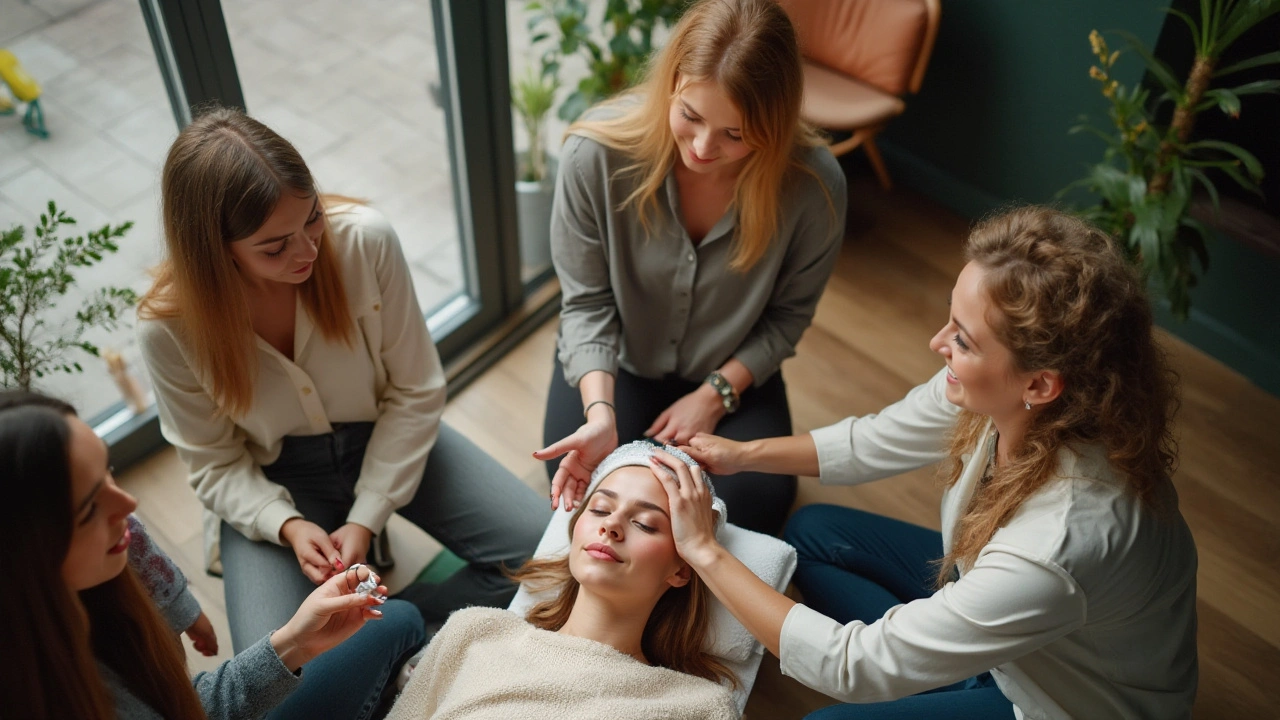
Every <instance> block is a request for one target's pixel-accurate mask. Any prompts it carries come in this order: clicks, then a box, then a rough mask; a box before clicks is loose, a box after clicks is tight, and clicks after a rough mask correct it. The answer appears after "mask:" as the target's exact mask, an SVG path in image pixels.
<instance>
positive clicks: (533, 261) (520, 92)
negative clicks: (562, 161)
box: [511, 62, 560, 268]
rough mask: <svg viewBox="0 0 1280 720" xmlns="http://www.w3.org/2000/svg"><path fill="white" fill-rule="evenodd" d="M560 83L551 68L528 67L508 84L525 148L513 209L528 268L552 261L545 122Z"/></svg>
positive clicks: (519, 160)
mask: <svg viewBox="0 0 1280 720" xmlns="http://www.w3.org/2000/svg"><path fill="white" fill-rule="evenodd" d="M559 87H560V82H559V80H558V79H557V78H556V76H555V71H554V67H552V66H551V65H549V64H548V63H546V62H544V63H542V68H541V71H538V70H536V69H535V68H533V67H532V66H530V67H529V68H528V69H527V70H526V71H525V73H524V74H523V75H521V76H520V77H519V78H517V79H516V81H515V82H513V83H511V106H512V108H514V109H515V111H516V114H517V115H519V116H520V122H521V124H523V125H524V129H525V134H526V137H527V143H528V149H527V150H525V151H524V152H523V153H521V154H520V155H519V156H518V157H517V165H518V168H517V172H518V176H517V180H516V210H517V212H518V213H519V218H518V220H519V226H518V227H519V236H520V258H521V262H522V263H523V264H524V265H525V266H526V267H529V268H544V267H546V266H548V265H550V264H551V200H552V197H553V195H554V190H555V187H554V180H555V168H554V160H552V159H551V158H550V157H549V155H548V154H547V146H546V138H545V134H546V133H545V123H546V118H547V113H548V112H550V111H551V107H552V105H554V104H555V99H556V90H557V89H559Z"/></svg>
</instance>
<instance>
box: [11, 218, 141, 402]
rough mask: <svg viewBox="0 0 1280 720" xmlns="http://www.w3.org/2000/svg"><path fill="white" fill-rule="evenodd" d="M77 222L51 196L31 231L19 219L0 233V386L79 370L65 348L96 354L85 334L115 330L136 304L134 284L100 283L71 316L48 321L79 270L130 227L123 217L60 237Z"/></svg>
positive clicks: (25, 383) (27, 385) (112, 248)
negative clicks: (92, 330)
mask: <svg viewBox="0 0 1280 720" xmlns="http://www.w3.org/2000/svg"><path fill="white" fill-rule="evenodd" d="M75 224H76V221H75V219H74V218H72V217H71V216H69V215H67V213H66V212H64V211H63V210H60V209H58V207H57V205H56V204H55V203H54V202H53V201H52V200H51V201H49V205H48V211H47V212H45V213H41V215H40V223H39V224H38V225H36V226H35V228H34V232H33V233H31V234H28V233H27V231H26V228H24V227H23V226H21V225H15V226H13V227H11V228H10V229H8V230H5V231H3V233H0V386H3V387H18V388H22V389H24V390H29V389H31V386H32V383H33V382H34V381H35V380H36V379H38V378H43V377H45V376H47V375H50V374H53V373H77V372H81V371H82V370H83V368H82V367H81V365H80V363H79V362H77V361H75V360H68V359H65V357H64V356H65V355H66V353H67V352H68V351H70V350H75V349H78V350H81V351H84V352H86V353H88V354H90V355H93V356H97V355H98V348H97V347H96V346H95V345H93V344H92V343H90V342H88V341H86V340H85V339H84V334H85V332H86V331H87V330H89V329H90V328H102V329H105V330H114V329H115V328H116V327H118V325H119V323H120V320H121V316H122V314H123V313H124V311H125V310H126V309H127V308H129V307H132V306H133V305H135V304H136V303H137V300H138V298H137V295H136V294H135V293H134V292H133V291H132V290H129V289H127V288H118V287H111V286H108V287H103V288H100V289H98V290H97V291H95V292H93V293H91V294H90V295H89V296H88V297H87V298H85V299H84V300H83V301H82V302H81V304H80V306H79V308H78V309H77V310H76V313H75V318H74V320H71V321H68V322H65V323H59V324H57V325H51V324H50V323H49V317H48V314H49V312H50V310H52V309H53V308H54V307H56V306H57V304H58V302H59V301H60V300H61V299H62V298H63V297H64V296H66V295H67V293H68V291H70V290H71V289H72V287H73V286H74V285H75V284H76V271H77V270H79V269H83V268H89V267H92V266H93V265H96V264H97V263H98V262H100V261H101V260H102V259H103V258H104V257H105V256H106V255H107V254H108V253H114V252H116V251H117V250H119V246H118V245H117V244H116V241H117V240H119V239H120V238H122V237H124V235H125V233H127V232H128V231H129V229H130V228H132V227H133V223H132V222H126V223H122V224H120V225H114V226H113V225H104V226H102V227H101V228H99V229H97V230H90V231H88V232H87V233H85V234H84V235H77V236H65V235H63V233H62V230H63V229H64V228H69V227H70V226H73V225H75Z"/></svg>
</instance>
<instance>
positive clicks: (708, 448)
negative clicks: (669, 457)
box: [680, 432, 748, 475]
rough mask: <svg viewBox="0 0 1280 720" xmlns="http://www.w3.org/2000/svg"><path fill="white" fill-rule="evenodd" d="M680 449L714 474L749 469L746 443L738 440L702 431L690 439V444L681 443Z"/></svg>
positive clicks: (727, 473) (730, 473) (725, 473)
mask: <svg viewBox="0 0 1280 720" xmlns="http://www.w3.org/2000/svg"><path fill="white" fill-rule="evenodd" d="M680 449H681V450H683V451H685V452H686V453H688V454H689V457H691V458H693V459H694V460H697V461H698V464H699V465H701V466H702V467H704V468H706V469H707V472H709V473H711V474H712V475H732V474H734V473H740V472H742V471H743V470H746V469H748V468H747V460H746V450H747V446H746V443H741V442H737V441H736V440H730V439H728V438H722V437H718V436H716V435H709V434H707V433H701V432H700V433H698V434H697V435H694V436H693V438H692V439H690V440H689V444H688V445H681V446H680Z"/></svg>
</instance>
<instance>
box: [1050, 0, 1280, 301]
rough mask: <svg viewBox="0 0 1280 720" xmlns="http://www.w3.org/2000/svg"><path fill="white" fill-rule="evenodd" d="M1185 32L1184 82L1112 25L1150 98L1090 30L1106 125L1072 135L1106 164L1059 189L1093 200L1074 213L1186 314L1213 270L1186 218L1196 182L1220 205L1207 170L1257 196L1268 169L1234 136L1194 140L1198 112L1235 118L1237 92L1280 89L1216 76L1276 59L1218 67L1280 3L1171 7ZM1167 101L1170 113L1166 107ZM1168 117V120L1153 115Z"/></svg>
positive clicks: (1197, 224) (1202, 228)
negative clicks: (1190, 54) (1152, 84)
mask: <svg viewBox="0 0 1280 720" xmlns="http://www.w3.org/2000/svg"><path fill="white" fill-rule="evenodd" d="M1167 12H1169V13H1170V14H1172V15H1173V16H1174V17H1177V18H1178V19H1179V20H1180V21H1182V23H1184V24H1185V25H1186V26H1187V28H1188V29H1189V30H1190V33H1191V37H1192V40H1193V43H1194V47H1195V60H1194V62H1193V64H1192V66H1191V70H1190V72H1189V73H1188V74H1187V77H1186V78H1185V79H1180V78H1178V77H1177V76H1176V75H1175V73H1174V72H1173V70H1172V69H1171V68H1170V67H1169V66H1168V65H1167V64H1166V63H1164V62H1163V61H1161V60H1160V59H1158V58H1156V57H1155V56H1154V54H1152V52H1151V51H1150V50H1148V49H1147V48H1146V47H1144V46H1143V44H1142V43H1141V42H1140V41H1139V40H1138V39H1137V38H1136V37H1134V36H1133V35H1132V34H1130V33H1126V32H1120V31H1117V32H1116V33H1115V34H1116V35H1118V36H1120V37H1121V39H1123V40H1124V41H1125V44H1126V45H1127V46H1128V49H1130V50H1132V51H1133V52H1134V53H1136V54H1137V55H1138V56H1140V57H1141V58H1142V60H1143V62H1144V64H1145V65H1146V69H1147V72H1148V73H1149V75H1150V76H1151V77H1152V78H1153V79H1154V80H1155V81H1156V82H1157V83H1158V84H1159V89H1161V90H1162V91H1163V92H1161V94H1159V95H1158V96H1155V97H1153V96H1152V91H1151V90H1149V89H1147V88H1146V87H1143V86H1142V85H1141V84H1138V85H1136V86H1135V87H1132V88H1131V87H1128V86H1126V85H1124V84H1123V83H1121V82H1119V81H1118V80H1116V79H1115V77H1114V68H1115V65H1116V62H1117V61H1118V60H1119V59H1120V57H1121V55H1122V51H1121V50H1111V49H1110V47H1108V45H1107V42H1106V40H1105V39H1104V38H1103V36H1102V35H1101V34H1099V33H1098V31H1096V30H1095V31H1093V32H1091V33H1090V34H1089V43H1090V45H1091V46H1092V50H1093V54H1094V56H1095V58H1096V59H1097V64H1096V65H1094V66H1093V67H1091V68H1089V75H1090V77H1092V78H1093V79H1094V80H1096V81H1097V82H1098V83H1099V87H1100V89H1101V92H1102V95H1103V96H1104V97H1105V98H1106V99H1107V100H1108V101H1109V103H1110V108H1109V110H1108V118H1109V119H1110V121H1111V127H1110V128H1108V129H1106V130H1104V129H1101V128H1099V127H1097V126H1096V125H1093V124H1091V123H1089V122H1088V118H1087V117H1086V118H1082V120H1083V122H1081V124H1079V125H1076V126H1074V127H1072V128H1071V130H1070V132H1071V133H1080V132H1087V133H1091V134H1093V135H1095V136H1097V137H1099V138H1101V139H1102V140H1103V142H1104V143H1106V150H1105V151H1104V153H1103V158H1102V161H1101V162H1099V163H1097V164H1094V165H1092V166H1091V167H1090V168H1089V172H1088V174H1087V175H1086V176H1085V177H1084V178H1081V179H1080V180H1077V181H1076V182H1074V183H1072V184H1071V185H1068V186H1067V187H1066V188H1064V189H1063V191H1062V193H1059V195H1060V196H1061V195H1062V194H1065V193H1066V192H1067V191H1069V190H1071V189H1072V188H1077V187H1083V188H1086V189H1087V190H1089V191H1090V192H1092V193H1093V195H1094V196H1095V200H1096V202H1095V203H1094V204H1093V205H1090V206H1088V207H1085V208H1082V209H1080V210H1079V213H1080V214H1081V215H1082V216H1083V217H1085V218H1086V219H1088V220H1090V221H1092V222H1094V223H1095V224H1097V225H1098V226H1099V227H1101V228H1103V229H1104V230H1106V231H1108V232H1110V233H1111V234H1112V235H1113V236H1114V237H1115V238H1117V240H1119V241H1120V242H1121V244H1122V246H1123V247H1124V248H1125V250H1126V251H1127V253H1128V255H1129V257H1130V259H1131V260H1132V261H1133V262H1134V263H1136V264H1137V265H1138V266H1139V267H1140V268H1141V269H1142V272H1143V274H1144V275H1145V276H1146V277H1147V278H1148V279H1152V278H1154V279H1155V280H1156V281H1158V283H1159V284H1160V286H1161V287H1162V289H1163V291H1164V293H1165V296H1166V297H1167V298H1168V300H1169V304H1170V308H1171V310H1172V312H1173V314H1174V315H1175V317H1178V318H1180V319H1185V318H1186V317H1187V314H1188V312H1189V310H1190V307H1191V296H1190V290H1191V288H1193V287H1194V286H1195V285H1196V282H1197V267H1196V265H1198V271H1199V272H1204V271H1206V270H1207V269H1208V267H1209V253H1208V247H1207V244H1206V241H1207V240H1209V239H1210V238H1211V237H1212V232H1211V231H1210V229H1209V228H1208V227H1207V226H1206V225H1205V224H1204V223H1203V222H1201V221H1200V220H1198V219H1196V218H1194V217H1192V216H1191V212H1190V210H1191V201H1192V197H1193V193H1194V192H1195V190H1196V188H1197V187H1199V188H1202V189H1203V190H1204V192H1205V194H1206V195H1207V196H1208V198H1209V199H1210V201H1211V202H1212V204H1213V208H1214V212H1215V213H1217V212H1218V211H1219V199H1218V194H1219V193H1218V188H1217V187H1216V185H1215V180H1214V177H1213V176H1212V175H1211V174H1210V173H1211V172H1212V171H1217V172H1220V173H1221V174H1222V175H1225V176H1226V177H1227V178H1230V179H1231V180H1232V181H1234V182H1235V183H1237V184H1239V185H1240V186H1241V187H1243V188H1245V189H1246V190H1248V191H1250V192H1253V193H1258V194H1260V192H1261V191H1260V190H1259V187H1258V183H1259V181H1260V180H1261V179H1262V177H1263V174H1264V169H1263V167H1262V163H1261V162H1259V161H1258V159H1257V157H1255V156H1254V155H1253V154H1252V153H1250V152H1249V151H1248V150H1246V149H1245V148H1243V147H1241V146H1239V145H1236V144H1234V143H1229V142H1224V141H1221V140H1216V139H1212V138H1210V139H1197V140H1193V139H1192V131H1193V130H1194V129H1195V124H1196V117H1197V116H1198V115H1199V114H1200V113H1202V112H1206V111H1210V110H1213V109H1214V108H1217V109H1218V110H1220V111H1222V112H1224V113H1226V114H1227V115H1229V116H1231V117H1239V116H1240V113H1241V106H1242V102H1241V98H1242V97H1245V96H1248V95H1257V94H1260V93H1276V92H1278V91H1280V80H1274V79H1266V80H1257V81H1253V82H1247V83H1243V84H1240V85H1236V86H1234V87H1227V86H1226V84H1225V83H1221V81H1222V80H1223V79H1225V78H1228V77H1229V76H1231V75H1234V74H1235V73H1238V72H1241V71H1243V70H1248V69H1251V68H1257V67H1263V66H1268V65H1280V51H1276V52H1267V53H1263V54H1261V55H1257V56H1254V57H1251V58H1248V59H1245V60H1241V61H1238V62H1235V63H1232V64H1231V65H1229V66H1226V67H1219V59H1220V58H1221V57H1222V54H1223V53H1224V52H1225V51H1226V50H1227V48H1229V47H1230V46H1231V44H1232V43H1234V42H1235V41H1236V40H1237V39H1238V38H1239V37H1240V36H1241V35H1243V34H1244V33H1245V32H1246V31H1248V30H1249V29H1250V28H1252V27H1254V26H1255V25H1257V24H1258V23H1259V22H1261V21H1262V20H1264V19H1266V18H1267V17H1269V16H1271V15H1274V14H1275V13H1277V12H1280V0H1200V1H1199V13H1198V15H1199V17H1193V16H1192V15H1190V14H1188V13H1185V12H1182V11H1180V10H1177V9H1174V8H1170V9H1168V11H1167ZM1168 103H1172V105H1173V107H1172V114H1171V115H1170V114H1169V110H1168V108H1167V107H1166V106H1167V104H1168ZM1162 117H1169V120H1168V122H1167V124H1165V123H1161V122H1159V120H1158V119H1159V118H1162Z"/></svg>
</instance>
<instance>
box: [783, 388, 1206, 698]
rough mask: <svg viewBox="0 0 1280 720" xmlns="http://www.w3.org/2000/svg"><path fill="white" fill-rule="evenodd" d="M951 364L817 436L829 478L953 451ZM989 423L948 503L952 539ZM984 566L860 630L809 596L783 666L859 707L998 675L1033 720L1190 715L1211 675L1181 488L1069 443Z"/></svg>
mask: <svg viewBox="0 0 1280 720" xmlns="http://www.w3.org/2000/svg"><path fill="white" fill-rule="evenodd" d="M944 372H945V371H943V372H939V373H938V374H937V375H935V376H934V377H933V379H932V380H930V381H929V382H928V383H926V384H924V385H921V386H919V387H917V388H915V389H914V390H912V391H911V392H910V393H909V394H908V395H907V397H906V398H904V399H903V400H901V401H899V402H897V403H895V404H893V405H891V406H889V407H887V408H885V409H884V410H883V411H882V412H880V413H879V414H877V415H867V416H864V417H861V418H849V419H846V420H844V421H842V422H840V423H837V424H835V425H832V426H830V427H826V428H821V429H818V430H814V431H813V432H812V435H813V438H814V441H815V443H816V445H817V448H818V462H819V468H820V472H821V476H822V481H823V482H824V483H843V484H854V483H861V482H868V481H871V480H876V479H878V478H883V477H888V476H890V475H896V474H898V473H901V472H905V471H907V470H912V469H915V468H918V467H921V466H924V465H927V464H930V463H932V462H935V461H938V460H941V459H942V458H943V457H944V456H945V454H946V434H947V432H948V431H949V430H950V428H951V427H952V426H953V424H954V422H955V417H956V413H957V411H958V409H957V408H956V407H955V406H954V405H952V404H951V403H950V402H948V401H947V398H946V379H945V377H944ZM993 436H994V433H993V432H992V430H991V429H990V428H988V432H987V434H986V437H985V439H984V440H983V441H982V445H981V446H980V447H977V448H974V452H972V453H971V454H969V455H968V456H966V457H965V458H964V459H965V466H964V470H963V472H962V474H961V476H960V479H959V480H958V481H957V482H956V483H955V484H954V485H952V486H951V487H950V488H949V489H948V490H947V491H946V493H945V494H944V495H943V499H942V539H943V547H944V548H950V547H951V538H952V535H953V534H954V532H955V528H956V524H957V523H958V522H959V519H960V517H961V515H962V513H963V510H964V508H966V507H967V506H968V504H969V500H970V498H971V497H972V494H973V491H974V489H975V487H977V484H978V482H979V480H980V478H981V476H982V473H983V469H984V467H985V465H986V458H987V450H988V448H989V444H990V443H991V442H992V441H993ZM1057 474H1058V477H1057V478H1056V479H1054V480H1052V481H1050V482H1049V483H1048V484H1047V485H1046V486H1045V487H1044V488H1043V489H1042V490H1041V491H1040V492H1038V493H1037V494H1035V495H1033V496H1032V497H1031V498H1029V499H1028V500H1027V501H1026V502H1025V503H1024V504H1023V505H1022V507H1021V508H1019V510H1018V511H1017V512H1016V513H1015V514H1014V516H1013V517H1012V518H1011V519H1010V520H1009V521H1008V523H1006V524H1005V525H1004V526H1003V527H1001V528H1000V529H999V530H997V531H996V534H995V535H994V536H993V537H992V538H991V541H990V542H989V543H987V545H986V547H984V548H983V549H982V552H981V553H980V554H979V556H978V559H977V561H976V562H975V563H974V566H973V567H972V568H969V569H967V571H966V572H964V573H963V574H962V575H961V576H960V578H959V579H958V580H956V581H954V582H949V583H947V584H946V586H945V587H943V588H942V589H941V590H939V591H938V592H937V593H935V594H934V595H932V596H931V597H928V598H924V599H921V600H915V601H913V602H909V603H905V604H903V605H898V606H897V607H894V608H891V609H890V610H889V611H888V612H887V613H885V615H884V617H883V618H881V619H880V620H878V621H876V622H874V623H871V624H870V625H868V624H865V623H861V622H856V621H855V622H851V623H848V624H846V625H841V624H840V623H838V622H836V621H834V620H832V619H830V618H828V617H825V616H823V615H822V614H820V613H818V612H815V611H814V610H812V609H810V608H808V607H806V606H804V605H796V606H795V607H794V608H792V610H791V612H790V613H789V614H788V615H787V618H786V621H785V622H784V624H783V628H782V641H781V666H782V672H783V673H784V674H786V675H789V676H791V677H794V678H796V679H797V680H799V681H800V682H802V683H804V684H806V685H808V686H809V687H812V688H814V689H817V690H819V691H821V692H824V693H827V694H828V695H831V696H832V697H835V698H837V699H840V700H843V701H846V702H877V701H882V700H893V699H896V698H899V697H903V696H905V695H910V694H914V693H918V692H922V691H924V690H929V689H931V688H936V687H940V686H942V685H946V684H949V683H952V682H956V681H958V680H962V679H964V678H968V677H972V676H973V675H977V674H979V673H982V672H985V671H987V670H990V671H991V674H992V676H993V677H994V678H995V680H996V683H997V685H999V687H1000V690H1001V691H1002V692H1003V693H1004V694H1005V696H1006V697H1008V698H1009V699H1010V700H1011V701H1013V704H1014V706H1015V714H1016V715H1017V716H1018V717H1022V718H1090V719H1103V718H1183V717H1189V716H1190V714H1191V705H1192V701H1193V700H1194V698H1195V690H1196V679H1197V659H1196V610H1195V602H1196V550H1195V544H1194V542H1193V541H1192V538H1191V533H1190V531H1189V530H1188V528H1187V525H1186V523H1185V522H1184V521H1183V519H1182V515H1181V514H1180V513H1179V512H1178V509H1177V496H1176V495H1175V493H1174V490H1173V486H1172V484H1171V483H1168V484H1166V485H1165V486H1164V488H1163V489H1162V490H1161V491H1159V492H1158V493H1157V495H1158V497H1156V498H1155V500H1154V502H1153V503H1151V504H1144V503H1142V502H1139V501H1138V500H1137V499H1136V498H1135V497H1134V496H1133V495H1132V494H1131V493H1129V492H1127V490H1126V489H1125V485H1124V483H1122V482H1121V480H1120V478H1118V477H1117V476H1116V474H1115V472H1114V471H1113V470H1112V468H1111V466H1110V464H1109V463H1108V462H1107V459H1106V455H1105V453H1104V452H1103V451H1102V449H1101V448H1097V447H1085V448H1078V449H1075V450H1063V451H1062V452H1061V453H1060V455H1059V465H1058V471H1057Z"/></svg>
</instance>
